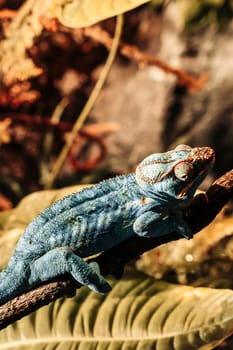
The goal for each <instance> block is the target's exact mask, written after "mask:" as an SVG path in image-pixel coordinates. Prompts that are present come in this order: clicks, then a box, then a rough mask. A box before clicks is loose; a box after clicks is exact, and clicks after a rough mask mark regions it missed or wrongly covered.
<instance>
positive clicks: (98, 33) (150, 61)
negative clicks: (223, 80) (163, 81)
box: [83, 25, 207, 92]
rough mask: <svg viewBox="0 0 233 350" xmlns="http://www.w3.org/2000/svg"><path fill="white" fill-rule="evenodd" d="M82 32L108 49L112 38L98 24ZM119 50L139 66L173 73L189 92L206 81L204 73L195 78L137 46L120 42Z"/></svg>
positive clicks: (197, 88)
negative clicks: (154, 67)
mask: <svg viewBox="0 0 233 350" xmlns="http://www.w3.org/2000/svg"><path fill="white" fill-rule="evenodd" d="M83 32H84V34H85V35H86V36H88V37H90V38H92V39H94V40H96V41H98V42H99V43H101V44H102V45H104V46H105V47H106V48H108V49H109V48H110V46H111V42H112V38H111V36H110V35H109V34H108V33H107V32H106V31H105V30H103V29H102V28H101V27H100V26H98V25H96V26H92V27H87V28H84V29H83ZM119 50H120V53H121V54H122V55H123V56H125V57H127V58H129V59H130V60H132V61H134V62H135V63H137V64H138V65H140V66H147V65H150V66H156V67H158V68H160V69H162V70H163V71H164V72H166V73H171V74H174V75H175V76H176V77H177V78H178V81H179V84H180V85H185V86H186V87H187V88H188V90H189V92H195V91H198V90H200V89H201V88H202V87H203V86H204V85H205V83H206V82H207V75H206V74H202V75H201V76H199V77H198V78H196V77H194V76H192V75H190V74H188V73H186V72H184V71H183V70H181V69H178V68H174V67H172V66H170V65H169V64H167V63H165V62H164V61H162V60H161V59H159V58H157V57H155V56H151V55H148V54H145V53H144V52H143V51H141V50H140V49H139V48H138V47H137V46H134V45H129V44H126V43H124V42H120V44H119Z"/></svg>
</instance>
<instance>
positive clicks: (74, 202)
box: [0, 145, 214, 304]
mask: <svg viewBox="0 0 233 350" xmlns="http://www.w3.org/2000/svg"><path fill="white" fill-rule="evenodd" d="M213 162H214V151H213V150H212V149H211V148H209V147H197V148H191V147H189V146H186V145H179V146H177V147H176V148H175V149H174V150H172V151H169V152H166V153H155V154H152V155H150V156H148V157H147V158H145V159H144V160H143V161H142V162H141V163H140V164H139V165H138V167H137V168H136V172H135V174H129V175H123V176H119V177H115V178H113V179H110V180H107V181H103V182H101V183H99V184H98V185H95V186H93V187H90V188H87V189H84V190H82V191H81V192H77V193H73V194H71V195H69V196H67V197H65V198H63V199H61V200H59V201H57V202H56V203H54V204H53V205H51V206H50V207H48V208H47V209H45V210H44V211H42V212H41V213H40V214H39V215H38V216H37V217H36V218H35V219H34V220H33V221H32V222H31V223H30V224H29V225H28V226H27V228H26V229H25V231H24V234H23V235H22V237H21V238H20V239H19V242H18V244H17V246H16V249H15V252H14V254H13V256H12V257H11V259H10V261H9V264H8V266H7V267H6V269H5V270H4V271H3V272H2V273H1V274H0V304H3V303H5V302H7V301H8V300H10V299H12V298H13V297H15V296H18V295H20V294H22V293H23V292H25V291H27V290H29V289H31V288H33V287H36V286H38V285H39V284H41V283H42V282H45V281H48V280H52V279H54V278H56V277H57V276H59V275H63V274H65V273H69V274H71V275H72V276H73V278H74V279H75V280H77V281H78V282H79V283H81V284H83V285H87V286H88V287H89V288H90V289H92V290H94V291H97V292H99V293H107V292H108V291H110V290H111V287H110V286H109V284H108V283H107V282H106V280H105V279H104V278H103V277H102V276H101V275H100V273H99V271H98V269H97V268H96V266H94V265H93V264H88V263H87V262H85V261H84V260H83V258H85V257H88V256H90V255H93V254H96V253H99V252H102V251H104V250H107V249H109V248H111V247H113V246H115V245H116V244H118V243H120V242H122V241H124V240H126V239H128V238H129V237H131V236H133V235H135V234H137V235H139V236H143V237H158V236H162V235H166V234H168V233H170V232H173V231H177V232H179V233H180V234H181V235H182V236H184V237H186V238H187V239H189V238H191V237H192V231H191V229H190V227H189V226H188V225H187V223H185V221H184V220H183V219H182V203H185V202H187V201H188V200H190V199H191V198H192V197H193V195H194V192H195V191H196V189H197V187H198V186H199V184H200V183H201V182H202V180H203V179H204V177H205V176H206V173H207V171H208V169H209V167H210V166H212V164H213Z"/></svg>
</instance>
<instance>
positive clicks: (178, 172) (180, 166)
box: [174, 162, 193, 181]
mask: <svg viewBox="0 0 233 350" xmlns="http://www.w3.org/2000/svg"><path fill="white" fill-rule="evenodd" d="M192 174H193V166H192V164H191V163H189V162H180V163H177V164H176V165H175V167H174V175H175V177H176V178H177V179H179V180H181V181H186V180H188V179H190V178H191V177H192Z"/></svg>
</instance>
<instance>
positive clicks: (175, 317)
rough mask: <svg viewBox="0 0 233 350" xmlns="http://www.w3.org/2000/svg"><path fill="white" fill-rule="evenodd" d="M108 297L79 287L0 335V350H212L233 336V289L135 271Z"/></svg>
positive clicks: (116, 283)
mask: <svg viewBox="0 0 233 350" xmlns="http://www.w3.org/2000/svg"><path fill="white" fill-rule="evenodd" d="M111 284H112V285H113V290H112V292H111V293H109V294H108V295H107V296H103V295H99V294H96V293H94V292H91V291H89V290H88V289H87V288H84V287H83V288H81V289H80V290H79V291H78V292H77V295H76V297H74V298H72V299H59V300H57V301H56V302H54V303H51V304H50V305H48V306H46V307H43V308H41V309H39V310H38V311H36V312H35V313H33V314H31V315H29V316H27V317H25V318H23V319H22V320H20V321H17V322H16V323H15V324H14V325H11V326H8V327H7V328H6V329H5V330H3V331H1V332H0V350H3V349H12V350H13V349H20V350H23V349H25V350H27V349H33V350H37V349H38V350H39V349H59V350H61V349H66V350H69V349H72V350H75V349H79V350H81V349H85V350H88V349H89V350H91V349H99V350H101V349H119V350H121V349H143V350H147V349H148V350H149V349H156V350H189V349H190V350H194V349H195V350H197V349H202V350H204V349H205V350H206V349H213V347H215V346H216V345H217V344H218V343H219V342H221V341H222V340H223V339H224V338H225V337H227V336H228V335H230V334H231V333H232V332H233V291H231V290H228V289H226V290H217V289H210V288H193V287H188V286H177V285H172V284H168V283H165V282H161V281H155V280H154V279H153V278H151V277H147V276H146V275H144V274H142V273H138V272H136V271H131V272H130V273H128V274H126V275H125V276H124V278H123V279H122V280H121V281H120V282H115V281H112V282H111Z"/></svg>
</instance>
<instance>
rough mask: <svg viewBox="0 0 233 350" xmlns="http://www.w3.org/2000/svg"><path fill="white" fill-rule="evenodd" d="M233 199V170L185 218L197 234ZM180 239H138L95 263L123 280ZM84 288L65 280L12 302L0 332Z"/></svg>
mask: <svg viewBox="0 0 233 350" xmlns="http://www.w3.org/2000/svg"><path fill="white" fill-rule="evenodd" d="M232 196H233V170H231V171H229V172H227V173H226V174H224V175H223V176H221V177H220V178H218V179H217V180H216V181H215V182H214V183H213V184H212V185H211V186H210V188H209V189H208V191H207V192H206V193H204V194H203V193H201V194H198V195H197V196H195V197H194V198H193V200H192V201H191V202H190V204H189V206H188V207H187V208H186V209H185V210H184V213H183V216H184V218H185V220H186V221H187V223H188V224H189V225H190V226H191V228H192V229H193V232H194V233H196V232H198V231H199V230H201V229H202V228H204V227H205V226H206V225H208V224H209V223H210V222H211V221H212V220H213V219H214V218H215V216H216V215H217V214H218V212H219V211H220V210H221V209H222V207H223V206H224V205H225V204H226V203H227V201H228V200H229V199H230V198H232ZM180 238H182V237H181V236H180V235H179V234H178V233H176V232H172V233H170V234H169V235H166V236H162V237H157V238H143V237H139V236H136V235H135V236H134V237H131V238H130V239H128V240H126V241H124V242H122V243H120V244H118V245H117V246H115V247H113V248H111V249H109V250H108V251H106V252H103V253H102V254H100V255H99V256H98V257H97V258H95V259H94V260H95V261H96V262H98V264H99V265H100V269H101V273H102V274H103V275H106V274H112V275H114V276H115V277H120V276H121V274H122V272H123V269H124V266H125V264H126V263H127V262H129V261H130V260H132V259H135V258H136V257H137V256H139V255H140V254H142V253H144V252H145V251H147V250H150V249H152V248H155V247H157V246H159V245H161V244H164V243H167V242H170V241H174V240H178V239H180ZM92 260H93V259H92ZM89 261H91V259H90V260H89ZM80 287H81V285H80V284H78V283H77V282H76V281H74V280H73V279H72V278H70V277H69V276H62V278H60V279H59V280H57V281H52V282H48V283H46V284H44V285H42V286H40V287H37V288H36V289H34V290H31V291H29V292H27V293H24V294H22V295H21V296H19V297H16V298H14V299H12V300H10V301H9V302H7V303H5V304H4V305H2V306H0V329H3V328H5V327H6V326H8V325H9V324H11V323H13V322H15V321H16V320H18V319H20V318H22V317H23V316H25V315H28V314H30V313H31V312H33V311H35V310H37V309H38V308H40V307H41V306H43V305H47V304H49V303H50V302H52V301H54V300H56V299H58V298H60V297H62V296H66V297H72V296H74V295H75V292H76V289H77V288H80Z"/></svg>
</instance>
